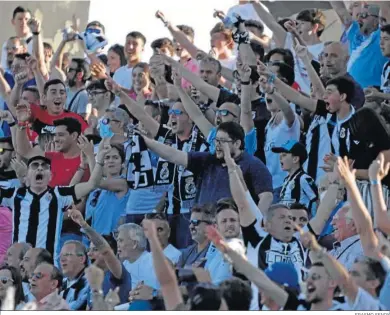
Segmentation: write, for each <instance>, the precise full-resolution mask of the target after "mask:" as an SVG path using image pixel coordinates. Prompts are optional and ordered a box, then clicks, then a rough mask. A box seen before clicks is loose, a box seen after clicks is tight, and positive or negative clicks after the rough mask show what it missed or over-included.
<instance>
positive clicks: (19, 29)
mask: <svg viewBox="0 0 390 315" xmlns="http://www.w3.org/2000/svg"><path fill="white" fill-rule="evenodd" d="M30 19H31V12H30V10H29V9H26V8H24V7H21V6H18V7H16V8H15V10H14V11H13V13H12V19H11V23H12V25H13V27H14V31H15V36H17V37H19V38H20V39H21V40H24V41H25V42H26V43H27V44H28V46H29V52H30V53H31V52H32V35H31V31H30V28H29V26H28V24H27V22H28V21H29V20H30ZM6 45H7V42H5V43H4V44H3V46H2V50H1V66H2V67H3V69H7V68H8V67H7V50H6Z"/></svg>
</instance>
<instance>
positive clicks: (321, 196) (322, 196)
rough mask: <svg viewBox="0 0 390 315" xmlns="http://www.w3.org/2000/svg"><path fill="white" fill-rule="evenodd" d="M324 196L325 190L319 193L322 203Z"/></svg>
mask: <svg viewBox="0 0 390 315" xmlns="http://www.w3.org/2000/svg"><path fill="white" fill-rule="evenodd" d="M325 194H326V190H325V191H323V192H322V193H320V201H322V200H323V199H324V197H325Z"/></svg>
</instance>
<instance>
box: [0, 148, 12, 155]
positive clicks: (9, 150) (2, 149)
mask: <svg viewBox="0 0 390 315" xmlns="http://www.w3.org/2000/svg"><path fill="white" fill-rule="evenodd" d="M7 151H8V152H13V151H14V149H5V148H0V154H4V153H5V152H7Z"/></svg>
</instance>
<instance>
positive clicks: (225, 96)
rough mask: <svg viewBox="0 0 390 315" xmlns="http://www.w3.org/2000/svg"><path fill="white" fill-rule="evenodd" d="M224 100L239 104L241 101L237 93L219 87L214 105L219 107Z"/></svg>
mask: <svg viewBox="0 0 390 315" xmlns="http://www.w3.org/2000/svg"><path fill="white" fill-rule="evenodd" d="M226 102H229V103H234V104H237V105H239V104H240V103H241V100H240V98H239V97H238V95H237V94H234V93H232V92H230V91H229V90H227V89H225V88H220V89H219V96H218V100H217V104H216V106H217V107H220V106H221V105H222V104H223V103H226Z"/></svg>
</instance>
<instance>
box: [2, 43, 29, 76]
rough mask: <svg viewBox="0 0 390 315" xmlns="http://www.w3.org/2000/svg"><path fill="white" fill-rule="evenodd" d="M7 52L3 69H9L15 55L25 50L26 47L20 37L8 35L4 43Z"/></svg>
mask: <svg viewBox="0 0 390 315" xmlns="http://www.w3.org/2000/svg"><path fill="white" fill-rule="evenodd" d="M5 49H6V52H7V67H6V68H4V70H5V71H11V67H12V63H13V61H14V58H15V55H19V54H23V53H26V52H27V48H26V46H25V45H24V42H23V41H22V39H20V38H19V37H17V36H12V37H10V38H9V39H8V40H7V42H6V45H5Z"/></svg>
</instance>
